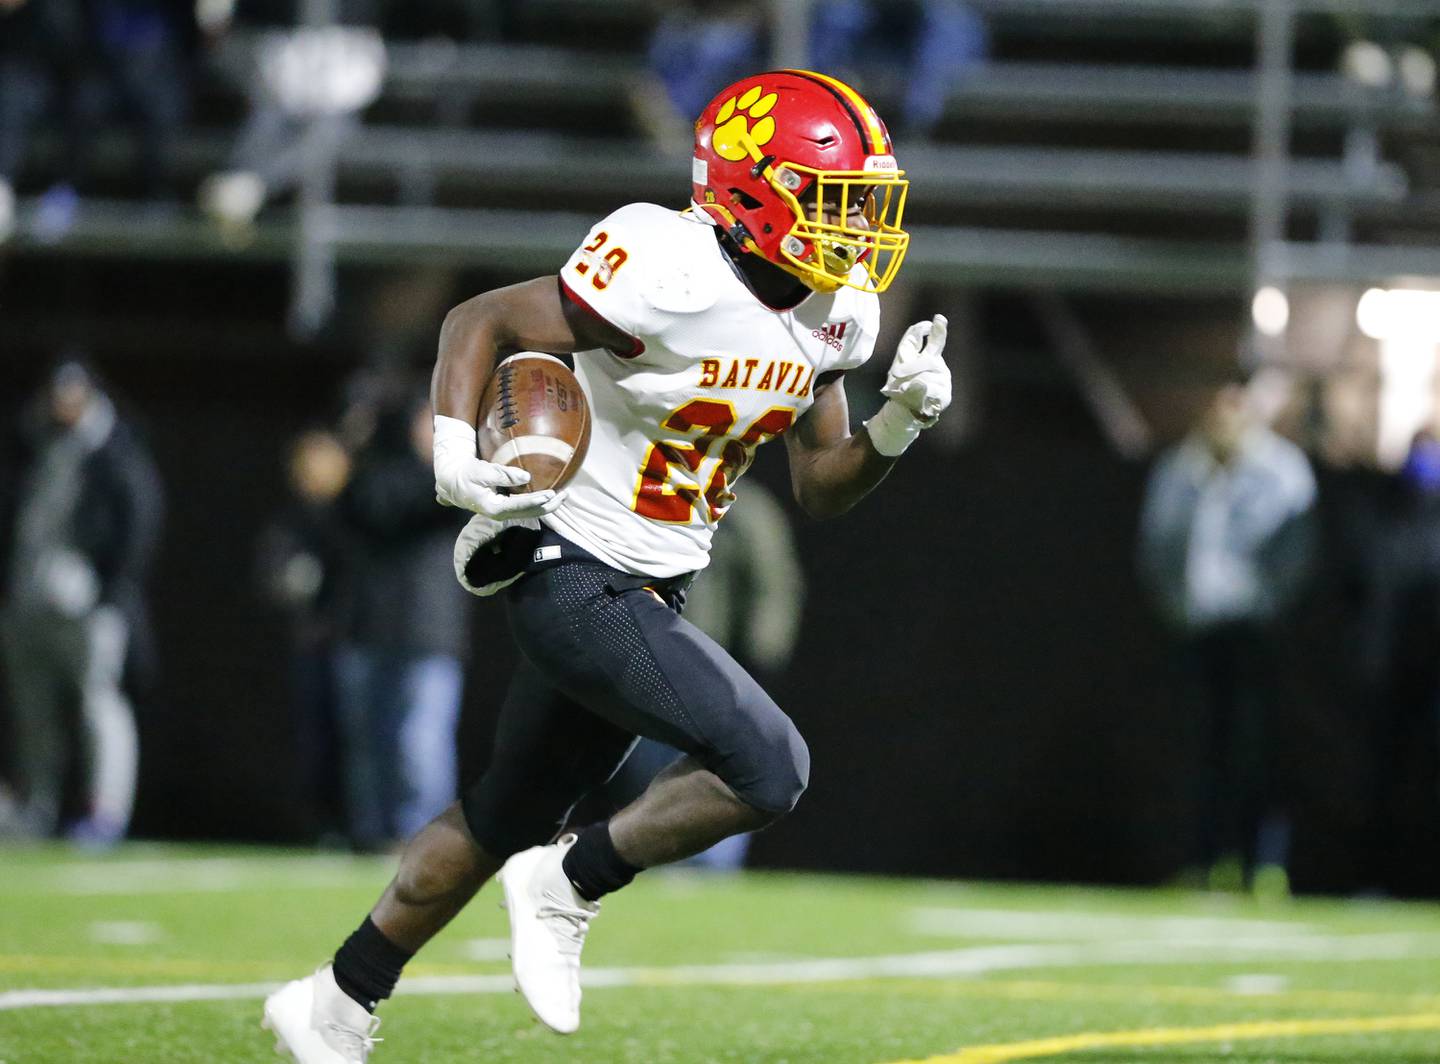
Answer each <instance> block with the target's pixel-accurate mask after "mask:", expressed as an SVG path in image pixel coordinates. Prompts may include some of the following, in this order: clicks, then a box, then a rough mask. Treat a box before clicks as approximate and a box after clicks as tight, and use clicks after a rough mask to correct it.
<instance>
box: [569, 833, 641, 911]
mask: <svg viewBox="0 0 1440 1064" xmlns="http://www.w3.org/2000/svg"><path fill="white" fill-rule="evenodd" d="M560 867H561V868H563V869H564V870H565V875H566V877H567V878H568V879H569V880H570V884H571V886H573V887H574V888H575V890H576V891H577V892H579V894H580V897H582V898H584V899H585V900H586V901H599V900H600V899H601V898H603V897H604V896H605V895H606V894H609V893H610V892H611V891H614V890H619V889H620V888H621V887H623V886H625V885H626V884H628V883H629V882H630V881H631V880H632V879H634V878H635V874H636V873H637V872H639V871H640V869H638V868H636V867H635V866H634V865H632V864H631V863H630V862H629V861H627V860H625V858H623V857H621V856H620V855H619V854H618V853H616V852H615V843H613V842H612V841H610V825H608V824H591V825H590V826H589V827H588V828H586V829H585V830H584V831H582V832H580V837H579V838H578V839H576V840H575V845H574V846H571V847H570V849H569V851H568V852H567V853H566V854H565V859H564V861H562V862H561V864H560Z"/></svg>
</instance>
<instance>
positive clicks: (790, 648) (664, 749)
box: [605, 480, 805, 871]
mask: <svg viewBox="0 0 1440 1064" xmlns="http://www.w3.org/2000/svg"><path fill="white" fill-rule="evenodd" d="M804 610H805V574H804V570H803V569H802V568H801V565H800V552H799V551H798V550H797V549H796V546H795V535H794V532H793V531H792V530H791V528H790V518H789V516H788V515H787V514H786V513H785V509H784V507H783V506H781V505H780V501H779V500H778V499H776V498H775V496H774V494H772V493H771V492H770V490H769V489H768V488H766V487H765V486H764V485H763V484H760V483H759V482H758V481H750V480H747V481H746V482H745V488H744V499H743V501H742V502H740V503H739V504H737V505H735V506H732V507H731V508H730V509H729V510H727V511H726V513H725V534H724V535H723V536H716V537H715V539H714V540H713V541H712V543H711V547H710V564H709V565H707V566H706V567H705V569H704V571H703V572H702V573H701V575H700V576H699V578H698V579H697V580H696V583H695V586H694V587H693V588H692V589H691V590H690V592H689V594H688V595H687V596H686V599H685V619H686V620H687V621H690V622H692V623H693V624H695V625H696V626H697V627H698V628H699V629H700V630H701V631H702V632H704V633H705V634H706V635H708V636H709V637H710V638H711V639H714V640H715V642H717V643H719V644H720V645H721V646H722V647H724V648H725V649H726V650H728V651H729V652H730V653H731V654H732V655H734V656H735V658H736V660H738V661H739V662H740V663H741V664H742V665H744V666H745V669H746V670H747V671H748V672H749V673H750V674H751V675H753V676H755V677H756V678H757V679H759V680H760V682H761V683H762V684H767V685H768V684H769V683H773V682H775V681H776V680H778V679H779V677H780V675H781V673H782V672H783V671H784V669H785V667H786V665H788V664H789V663H790V658H791V657H792V656H793V655H794V653H795V641H796V639H798V638H799V635H800V618H801V615H802V614H803V613H804ZM679 756H680V751H679V750H676V749H675V748H674V747H671V746H666V745H665V744H664V743H660V742H656V741H655V740H654V739H641V740H640V741H639V742H638V743H636V744H635V748H634V749H633V750H632V751H631V752H630V756H629V757H627V758H626V759H625V762H624V763H623V764H622V765H621V766H620V769H619V770H618V771H617V772H616V773H615V776H614V778H613V779H612V780H611V781H610V782H609V783H608V784H606V788H605V791H606V798H607V799H608V800H609V801H611V802H612V803H613V804H614V806H615V808H617V809H619V808H622V807H624V806H626V805H628V804H630V803H631V802H632V801H634V800H635V799H636V798H638V797H639V796H640V794H641V792H642V791H644V790H645V788H646V787H648V786H649V785H650V781H651V780H652V779H654V778H655V777H656V776H657V775H658V774H659V773H660V772H661V771H662V770H664V769H665V768H668V767H669V765H670V763H671V762H672V761H674V760H675V759H676V758H677V757H679ZM749 852H750V836H749V835H748V834H743V835H732V836H730V837H729V838H728V839H723V840H721V841H720V842H718V843H716V844H715V845H714V846H712V847H711V848H710V849H708V850H706V851H704V852H703V853H700V854H697V855H695V856H694V857H692V858H690V859H689V860H688V861H686V862H684V863H685V864H686V865H687V866H693V867H701V868H710V869H714V870H716V871H733V870H735V869H738V868H741V867H743V866H744V864H745V858H746V856H747V855H748V854H749Z"/></svg>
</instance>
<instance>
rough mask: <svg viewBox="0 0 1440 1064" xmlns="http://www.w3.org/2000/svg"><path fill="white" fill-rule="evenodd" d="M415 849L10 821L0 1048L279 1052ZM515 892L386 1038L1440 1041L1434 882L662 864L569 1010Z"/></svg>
mask: <svg viewBox="0 0 1440 1064" xmlns="http://www.w3.org/2000/svg"><path fill="white" fill-rule="evenodd" d="M390 864H391V862H390V861H388V860H379V859H360V858H353V859H352V858H348V857H335V856H316V855H311V854H302V853H295V852H287V851H274V850H260V849H235V848H216V847H205V848H199V847H188V848H181V847H159V846H144V845H136V846H129V847H125V848H123V849H121V850H120V851H118V852H116V853H114V854H111V855H107V856H104V857H100V858H93V857H82V856H77V855H73V854H70V853H68V852H66V851H62V850H58V849H20V850H0V906H3V909H0V912H3V917H0V1064H101V1062H103V1064H120V1062H124V1064H170V1062H176V1064H179V1062H202V1061H203V1062H207V1064H209V1062H226V1064H241V1062H246V1061H267V1060H275V1059H276V1058H275V1057H274V1055H273V1045H272V1041H271V1039H270V1037H269V1036H268V1035H266V1034H265V1033H263V1032H262V1031H261V1030H260V1028H259V1022H258V1021H259V1003H260V999H261V997H262V996H263V994H264V993H265V990H266V988H267V987H268V986H269V985H271V984H273V983H275V982H277V981H281V980H284V979H287V978H293V977H295V976H296V975H298V974H302V973H304V972H306V971H307V970H309V969H311V968H313V967H314V966H315V965H317V964H318V963H320V962H321V961H323V960H324V959H326V958H327V957H328V956H329V954H330V953H331V952H332V951H333V949H334V947H335V945H336V944H337V943H338V942H339V941H340V940H341V939H342V938H343V936H344V935H345V934H346V933H348V932H349V930H350V929H351V928H353V926H354V925H355V924H356V923H357V922H358V921H359V919H360V918H361V916H363V914H364V913H365V911H366V910H367V908H368V906H369V905H370V903H371V901H372V900H373V899H374V897H375V895H376V893H377V892H378V890H379V889H380V888H381V886H383V884H384V883H385V881H386V879H387V878H388V874H389V869H390ZM497 894H498V892H497V891H496V890H495V888H494V887H489V888H487V889H486V891H485V892H484V893H482V894H481V896H480V897H479V898H478V899H477V900H476V902H475V903H474V904H473V905H472V906H471V908H470V909H469V910H467V911H466V912H465V913H464V914H463V915H462V916H461V917H460V919H459V920H457V921H456V923H455V924H454V925H453V926H452V927H451V928H449V929H448V930H447V931H446V932H445V934H444V935H442V936H441V937H440V938H438V939H437V940H436V941H435V942H434V943H433V944H432V945H431V946H430V948H428V949H427V950H426V951H425V952H424V953H423V954H421V956H420V957H419V958H417V960H416V961H415V963H414V964H413V965H412V966H411V968H410V969H408V970H407V975H406V978H405V979H404V980H402V981H401V984H400V992H399V993H398V995H397V996H396V997H395V998H394V999H393V1000H392V1001H390V1002H389V1003H388V1004H387V1005H386V1006H385V1007H384V1009H383V1011H382V1015H383V1017H384V1026H383V1027H382V1029H381V1032H380V1034H381V1035H382V1036H384V1037H385V1039H386V1041H385V1042H384V1044H382V1045H381V1046H380V1047H379V1048H378V1049H377V1050H376V1053H375V1056H374V1058H373V1060H374V1061H375V1064H385V1062H390V1061H393V1062H396V1064H400V1062H423V1064H451V1062H455V1064H459V1062H477V1064H478V1062H512V1061H513V1062H521V1061H524V1062H530V1061H536V1062H539V1061H585V1062H588V1064H608V1062H612V1061H613V1062H633V1064H669V1062H676V1064H678V1062H686V1064H691V1062H705V1061H734V1062H775V1064H780V1062H788V1064H802V1062H805V1064H810V1062H816V1064H818V1062H824V1064H892V1062H902V1061H903V1062H910V1061H931V1062H935V1064H942V1062H943V1064H1001V1062H1005V1061H1020V1060H1052V1061H1061V1062H1064V1061H1074V1062H1075V1064H1099V1062H1106V1064H1122V1062H1123V1064H1139V1062H1158V1061H1178V1062H1185V1064H1199V1062H1209V1061H1225V1062H1227V1064H1268V1062H1275V1064H1299V1062H1326V1064H1352V1062H1374V1064H1419V1062H1421V1061H1435V1060H1440V907H1435V906H1429V905H1415V904H1398V903H1353V902H1352V903H1345V902H1320V901H1313V902H1312V901H1299V902H1295V903H1292V904H1290V905H1285V906H1281V907H1275V906H1271V907H1258V906H1256V905H1255V904H1253V903H1251V902H1249V901H1245V900H1240V899H1235V898H1229V897H1215V896H1210V895H1195V894H1182V893H1176V892H1160V891H1151V892H1143V891H1134V892H1121V891H1105V890H1086V889H1064V888H1052V887H1026V886H1005V885H974V884H965V883H940V882H931V881H895V880H878V879H852V878H842V877H826V876H801V875H777V874H747V875H744V876H739V877H719V878H713V877H711V878H705V877H699V876H694V875H681V874H670V875H667V874H654V873H652V874H650V875H647V876H643V877H641V879H640V880H639V881H637V882H636V884H635V885H634V886H633V887H631V888H630V889H628V890H626V891H624V892H622V893H620V894H618V895H616V896H615V897H613V898H611V899H609V900H607V901H606V903H605V911H604V913H603V914H602V915H601V917H600V918H599V919H598V920H597V921H596V922H595V925H594V928H593V930H592V932H591V935H590V940H589V942H588V944H587V946H586V951H585V962H586V975H587V979H588V980H589V982H588V988H587V990H586V995H585V1006H584V1021H583V1026H582V1028H581V1031H580V1033H579V1034H577V1035H575V1036H573V1037H570V1038H560V1037H558V1036H555V1035H552V1034H550V1033H549V1032H548V1031H545V1030H544V1029H542V1028H540V1027H539V1026H538V1025H537V1024H535V1023H534V1022H533V1021H532V1020H531V1019H530V1015H529V1013H528V1011H527V1010H526V1008H525V1005H524V1003H523V1002H522V1001H521V1000H520V999H519V998H518V997H517V996H516V995H515V994H513V993H512V992H511V984H510V977H509V973H508V964H507V961H506V959H505V950H506V945H507V944H506V941H505V936H506V924H505V920H504V914H503V913H502V912H501V911H500V910H499V909H498V907H497V905H496V897H497Z"/></svg>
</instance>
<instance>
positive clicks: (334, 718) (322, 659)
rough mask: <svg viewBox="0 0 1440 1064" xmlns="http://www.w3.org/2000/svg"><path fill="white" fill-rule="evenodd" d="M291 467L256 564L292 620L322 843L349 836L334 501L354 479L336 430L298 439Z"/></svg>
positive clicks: (308, 770) (310, 799)
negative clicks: (286, 494)
mask: <svg viewBox="0 0 1440 1064" xmlns="http://www.w3.org/2000/svg"><path fill="white" fill-rule="evenodd" d="M288 472H289V484H290V495H291V497H290V501H289V503H288V504H287V505H286V507H285V508H284V509H283V510H282V511H281V512H280V513H279V514H277V515H276V516H275V517H274V518H273V519H272V520H271V521H270V523H269V524H268V525H267V526H266V528H265V531H264V532H263V534H262V535H261V538H260V549H259V558H258V566H257V568H258V575H259V581H260V587H261V589H262V591H263V592H264V594H265V597H266V598H267V599H268V600H269V601H270V602H271V603H272V604H273V605H274V606H276V607H277V608H278V609H280V610H281V611H283V613H284V614H285V617H286V620H287V621H288V622H289V636H290V686H291V696H292V698H293V705H294V712H295V733H296V739H297V743H296V745H297V749H298V753H299V755H300V771H301V779H302V780H303V781H304V788H305V799H306V805H307V807H308V808H307V810H306V812H307V817H308V819H309V822H310V823H309V829H310V831H311V833H312V834H313V835H314V836H316V837H318V838H319V839H321V840H322V841H323V840H327V839H332V838H343V837H344V835H345V799H344V795H343V791H342V789H341V764H342V763H343V760H342V750H343V746H342V744H341V740H340V721H339V695H338V688H337V683H336V646H337V636H338V631H337V626H338V624H339V619H340V612H341V610H342V609H343V608H344V587H345V582H346V580H347V579H348V577H349V573H348V572H347V565H346V563H347V560H348V559H347V557H346V547H345V540H344V536H343V533H342V530H341V527H340V523H339V519H338V517H337V515H336V513H335V501H336V499H338V498H339V496H340V492H341V491H342V490H343V489H344V487H345V483H346V481H347V480H348V479H349V477H350V456H349V455H348V454H347V453H346V451H345V448H344V447H343V446H342V445H341V443H340V441H339V440H338V439H337V438H336V437H335V436H334V434H332V433H330V432H328V431H326V430H324V429H311V430H310V431H308V432H304V433H301V435H300V436H299V437H297V438H296V440H295V442H294V443H293V444H292V446H291V448H290V462H289V470H288Z"/></svg>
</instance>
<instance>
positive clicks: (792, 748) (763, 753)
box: [726, 714, 810, 819]
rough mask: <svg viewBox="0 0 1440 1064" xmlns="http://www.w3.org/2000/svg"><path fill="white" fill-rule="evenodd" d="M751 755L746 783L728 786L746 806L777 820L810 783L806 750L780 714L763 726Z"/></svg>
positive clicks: (791, 807)
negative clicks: (776, 718)
mask: <svg viewBox="0 0 1440 1064" xmlns="http://www.w3.org/2000/svg"><path fill="white" fill-rule="evenodd" d="M782 725H783V726H782ZM752 757H753V759H754V764H753V765H752V766H751V771H750V772H747V773H746V776H747V777H748V780H747V782H745V783H744V784H742V785H741V786H739V787H736V786H735V785H734V784H733V783H732V784H730V785H731V787H732V789H733V790H734V791H735V793H736V795H737V796H738V797H739V798H740V799H741V800H742V801H743V802H745V803H746V804H747V805H751V806H754V807H755V808H756V809H758V810H760V812H762V813H766V814H768V815H769V816H770V817H771V818H772V819H779V818H780V817H782V816H784V815H785V814H786V813H788V812H790V810H792V809H794V808H795V803H796V802H798V801H799V800H800V796H801V795H802V794H804V793H805V788H806V786H807V785H808V784H809V782H810V749H809V747H807V746H806V745H805V740H804V739H803V738H801V736H800V732H799V731H798V730H797V729H796V727H795V725H794V724H793V723H791V721H790V718H789V717H786V716H784V715H783V714H781V715H780V717H779V721H778V722H777V724H776V726H775V727H773V728H767V729H765V731H764V733H763V734H762V736H761V742H760V743H759V744H757V747H756V749H755V750H754V751H753V752H752ZM726 782H727V783H729V782H730V781H728V780H727V781H726Z"/></svg>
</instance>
